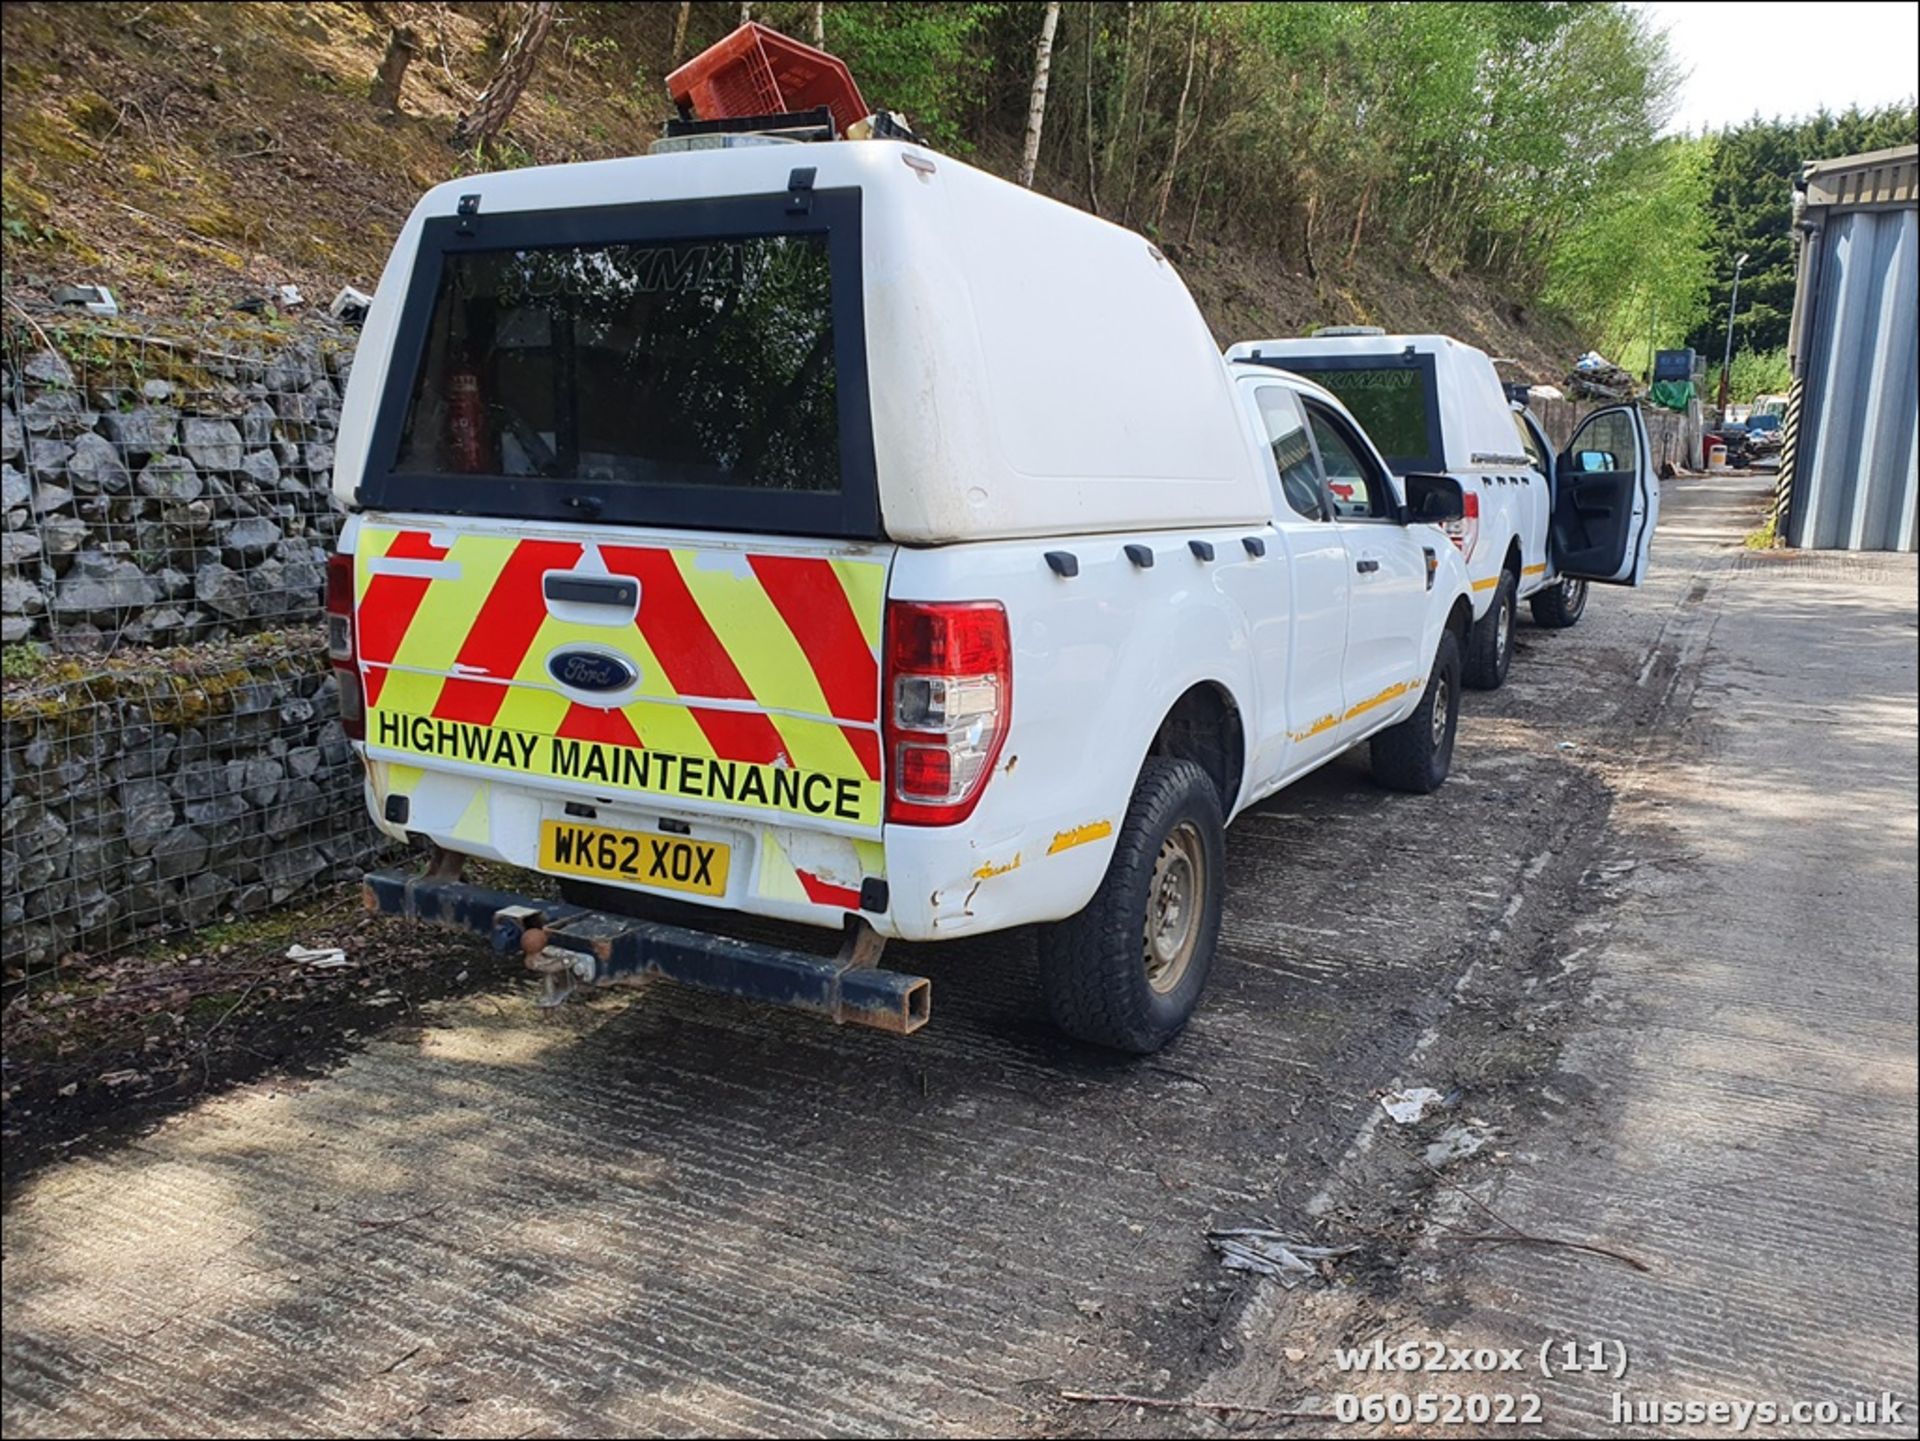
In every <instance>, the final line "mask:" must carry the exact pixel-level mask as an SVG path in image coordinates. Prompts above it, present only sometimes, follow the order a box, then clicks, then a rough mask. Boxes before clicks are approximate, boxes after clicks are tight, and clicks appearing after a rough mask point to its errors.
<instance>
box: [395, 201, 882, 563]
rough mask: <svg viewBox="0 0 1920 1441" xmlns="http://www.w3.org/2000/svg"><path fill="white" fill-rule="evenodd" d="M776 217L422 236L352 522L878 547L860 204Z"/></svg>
mask: <svg viewBox="0 0 1920 1441" xmlns="http://www.w3.org/2000/svg"><path fill="white" fill-rule="evenodd" d="M787 200H788V198H787V197H786V196H767V197H753V198H747V199H742V200H728V201H718V202H702V203H695V204H661V205H642V206H624V207H618V208H609V209H599V210H587V211H574V210H568V211H556V212H548V213H545V214H536V213H533V212H516V213H513V214H507V215H501V216H497V217H489V216H486V215H484V214H482V215H478V216H474V217H471V218H467V219H465V220H464V221H462V220H451V219H450V220H447V221H444V222H443V221H430V222H429V223H428V226H427V231H428V234H427V235H426V236H425V237H424V238H423V241H422V249H421V256H420V260H419V263H418V265H417V267H416V270H415V273H414V277H413V281H412V284H411V285H410V287H409V292H408V298H407V303H406V309H405V312H404V314H403V316H402V320H401V326H400V335H399V338H398V342H397V344H396V347H395V353H394V363H393V366H392V368H391V370H390V372H389V389H388V394H387V395H386V396H385V398H384V400H383V403H382V406H381V412H380V422H379V427H378V430H377V432H376V436H375V442H374V446H373V449H372V457H373V466H372V467H371V473H370V474H369V475H368V476H366V477H365V478H364V479H363V480H362V482H361V486H360V498H361V501H362V503H363V504H368V505H377V506H381V507H384V508H392V509H406V510H427V511H446V512H453V513H462V514H476V515H501V516H514V517H531V518H554V519H568V520H601V521H606V522H614V523H627V524H643V525H684V526H697V527H713V528H721V529H744V530H779V531H792V532H798V533H803V534H824V535H844V536H852V537H861V538H864V537H871V536H874V535H877V534H878V528H879V517H878V512H877V502H876V499H875V490H874V484H873V459H872V439H871V421H870V418H869V415H868V411H867V389H866V362H865V345H864V324H863V319H862V316H861V312H860V274H859V192H858V191H839V192H826V191H823V192H819V193H817V194H815V195H813V196H812V197H811V199H810V204H809V206H808V208H807V209H806V210H805V211H804V212H802V213H799V214H791V213H789V209H788V203H787ZM383 458H384V464H382V459H383Z"/></svg>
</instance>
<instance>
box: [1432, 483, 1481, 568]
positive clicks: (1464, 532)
mask: <svg viewBox="0 0 1920 1441" xmlns="http://www.w3.org/2000/svg"><path fill="white" fill-rule="evenodd" d="M1441 529H1442V530H1444V531H1446V533H1447V534H1448V535H1449V536H1450V537H1451V538H1452V540H1453V543H1454V544H1455V545H1457V546H1458V547H1459V548H1460V554H1462V555H1464V556H1468V557H1471V556H1472V555H1473V547H1474V544H1475V543H1476V542H1477V541H1478V540H1479V539H1480V497H1479V496H1477V495H1475V494H1474V493H1473V492H1472V491H1468V492H1466V493H1465V494H1464V495H1462V496H1461V497H1460V519H1458V520H1450V521H1448V522H1447V523H1446V524H1445V525H1443V526H1442V527H1441Z"/></svg>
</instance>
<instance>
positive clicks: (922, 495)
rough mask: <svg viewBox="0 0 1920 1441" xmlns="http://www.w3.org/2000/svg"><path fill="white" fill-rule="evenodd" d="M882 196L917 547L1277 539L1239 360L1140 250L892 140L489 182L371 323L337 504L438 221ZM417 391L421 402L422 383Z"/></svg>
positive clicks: (402, 262) (900, 450)
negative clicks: (1245, 532) (1127, 537)
mask: <svg viewBox="0 0 1920 1441" xmlns="http://www.w3.org/2000/svg"><path fill="white" fill-rule="evenodd" d="M800 168H809V169H811V170H812V171H813V172H814V174H813V186H814V188H815V189H816V190H823V191H824V190H833V189H844V188H851V187H857V188H858V189H859V190H860V192H861V248H862V252H863V256H862V267H861V268H862V273H863V277H864V308H865V317H866V341H867V374H868V389H869V391H870V395H871V404H872V413H873V431H874V453H875V462H876V469H877V472H878V480H879V488H880V508H881V515H882V520H883V524H884V527H885V530H886V533H887V535H888V536H889V537H890V538H892V539H894V540H898V541H904V542H909V543H938V542H945V541H964V540H985V539H994V538H999V537H1013V536H1042V535H1052V534H1066V533H1073V532H1076V531H1082V532H1084V531H1117V530H1137V529H1155V528H1174V527H1185V526H1198V525H1237V524H1249V523H1254V522H1257V521H1261V520H1264V519H1268V518H1270V517H1271V507H1270V505H1269V503H1268V500H1267V496H1266V491H1265V486H1264V484H1263V481H1262V478H1261V472H1260V470H1259V467H1258V459H1257V456H1256V455H1255V454H1254V453H1253V450H1252V446H1251V441H1250V439H1249V437H1248V435H1247V433H1246V430H1245V428H1244V426H1243V425H1242V423H1241V422H1240V420H1239V418H1238V416H1237V413H1236V410H1235V401H1234V397H1233V394H1232V390H1231V386H1230V384H1229V382H1228V379H1227V370H1226V366H1225V363H1224V362H1223V361H1222V359H1221V356H1220V353H1219V350H1218V349H1217V347H1216V345H1215V342H1214V340H1213V338H1212V336H1211V334H1210V333H1209V331H1208V329H1207V326H1206V323H1205V321H1204V320H1203V319H1202V318H1201V315H1200V312H1199V310H1198V308H1197V307H1196V306H1195V305H1194V303H1193V299H1192V297H1191V296H1189V295H1188V293H1187V289H1186V287H1185V285H1183V284H1182V283H1181V281H1180V278H1179V276H1178V275H1177V274H1175V272H1174V269H1173V266H1172V265H1171V264H1170V263H1169V262H1168V261H1167V259H1166V257H1165V256H1164V255H1162V254H1161V253H1160V251H1159V250H1158V249H1157V248H1156V247H1155V246H1153V245H1152V244H1151V243H1149V242H1148V241H1147V240H1146V239H1144V238H1143V237H1141V236H1139V235H1136V234H1134V233H1133V232H1131V231H1128V230H1123V229H1121V228H1120V227H1118V226H1115V225H1110V224H1108V223H1107V222H1105V221H1103V220H1099V219H1097V218H1095V217H1094V216H1091V215H1088V214H1086V213H1085V212H1083V211H1080V210H1076V209H1073V208H1072V207H1071V206H1067V205H1062V204H1059V203H1057V202H1055V201H1052V200H1048V199H1046V198H1045V197H1043V196H1039V195H1036V194H1034V193H1033V192H1031V191H1029V190H1024V189H1022V188H1021V187H1019V186H1017V185H1013V184H1010V183H1008V182H1006V181H1004V180H1001V179H999V178H997V177H995V176H992V175H989V174H987V173H986V172H984V171H981V170H977V169H975V168H974V167H972V166H969V165H964V164H962V163H960V162H959V161H957V160H953V159H950V158H948V157H947V156H944V155H939V154H935V153H933V152H930V151H927V150H925V149H923V148H921V147H919V146H915V145H908V144H903V143H899V142H894V141H877V140H874V141H836V142H828V143H820V144H805V145H802V144H784V145H782V144H768V145H753V146H740V147H735V148H727V149H712V150H694V151H685V152H679V153H666V154H659V155H650V156H645V157H637V158H633V159H626V160H608V161H598V162H594V163H590V164H579V165H562V166H545V167H538V168H532V169H526V170H514V171H507V172H503V173H501V174H494V175H479V176H468V177H465V178H462V179H460V180H456V181H451V182H449V183H447V184H445V185H441V186H438V187H436V188H435V189H433V190H431V191H429V192H428V193H427V195H426V196H425V197H424V198H423V199H422V200H421V201H420V203H419V204H418V205H417V206H416V207H415V208H414V211H413V214H412V215H411V216H410V217H409V218H408V220H407V223H406V225H405V227H404V228H403V229H402V230H401V233H400V237H399V239H398V241H397V242H396V243H395V245H394V249H393V254H392V256H391V258H390V259H389V260H388V262H387V267H386V271H385V273H384V274H383V275H382V277H381V280H380V286H379V292H378V294H377V295H376V297H375V299H374V303H373V306H372V308H371V310H370V312H369V314H368V317H367V322H366V326H365V330H364V332H363V334H362V338H361V343H360V346H359V352H358V363H357V364H356V366H355V367H354V370H353V374H352V380H351V384H350V386H349V390H348V395H347V400H346V404H345V407H344V410H345V414H344V416H343V420H342V425H341V431H340V439H339V445H338V447H337V450H336V460H335V469H334V489H335V493H336V494H337V495H338V496H339V497H340V498H341V499H342V500H343V501H345V502H349V503H350V502H351V498H352V495H353V491H354V485H355V483H356V481H357V479H358V477H359V475H360V473H361V471H362V469H363V468H364V466H365V465H366V464H367V443H368V437H369V433H370V431H371V428H372V420H373V415H374V411H375V409H376V407H377V405H378V402H379V398H380V395H381V393H382V391H383V389H384V387H385V386H386V384H387V383H388V379H389V377H388V373H387V372H388V361H389V357H390V354H391V351H392V347H393V341H394V334H395V329H396V322H397V318H398V316H399V313H400V309H401V302H402V300H403V298H404V292H405V290H406V287H407V285H408V283H409V281H410V279H411V277H412V275H413V272H414V260H415V254H416V251H417V249H418V246H419V241H420V233H421V225H422V223H423V222H424V221H425V220H426V219H428V218H430V217H435V216H450V215H452V214H454V213H455V209H456V206H457V205H458V203H459V201H460V198H461V197H463V196H478V197H479V210H480V214H481V215H482V216H486V215H494V214H499V213H502V212H529V211H560V210H565V209H569V208H573V207H597V206H612V205H631V204H635V203H637V202H644V201H650V200H660V201H669V200H681V201H684V200H700V199H712V198H720V197H728V196H741V195H778V194H781V193H783V192H785V191H786V190H787V189H788V186H789V178H790V176H791V175H792V174H793V172H794V171H795V170H796V169H800ZM398 382H399V383H401V384H405V383H407V381H406V378H405V377H399V378H398Z"/></svg>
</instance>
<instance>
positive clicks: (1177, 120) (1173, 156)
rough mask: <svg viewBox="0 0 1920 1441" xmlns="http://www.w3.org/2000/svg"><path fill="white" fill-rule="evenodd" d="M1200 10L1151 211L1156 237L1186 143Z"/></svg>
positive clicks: (1196, 12)
mask: <svg viewBox="0 0 1920 1441" xmlns="http://www.w3.org/2000/svg"><path fill="white" fill-rule="evenodd" d="M1200 8H1201V7H1200V6H1198V5H1195V6H1194V7H1193V28H1192V29H1191V30H1189V31H1188V32H1187V77H1186V79H1184V80H1182V81H1181V82H1180V100H1179V103H1178V104H1176V105H1175V106H1174V107H1173V150H1172V151H1171V152H1170V153H1169V154H1168V156H1167V169H1166V173H1165V174H1164V175H1162V176H1161V177H1160V203H1159V204H1158V205H1157V206H1155V207H1154V211H1153V230H1154V234H1156V235H1158V234H1159V233H1160V232H1161V231H1162V230H1164V229H1165V228H1166V224H1167V205H1168V203H1169V202H1171V201H1172V199H1173V177H1174V173H1175V172H1176V171H1177V170H1179V168H1180V151H1181V149H1182V147H1183V146H1184V145H1185V143H1186V135H1185V133H1183V127H1184V126H1185V123H1186V118H1187V96H1189V95H1191V94H1192V93H1193V58H1194V56H1195V55H1196V54H1197V53H1198V52H1199V49H1200ZM1203 88H1204V87H1203Z"/></svg>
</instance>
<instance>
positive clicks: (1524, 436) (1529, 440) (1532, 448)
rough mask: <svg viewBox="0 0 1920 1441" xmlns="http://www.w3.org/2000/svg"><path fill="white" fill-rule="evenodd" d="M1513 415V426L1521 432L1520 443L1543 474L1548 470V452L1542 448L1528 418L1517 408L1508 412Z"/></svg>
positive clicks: (1534, 465)
mask: <svg viewBox="0 0 1920 1441" xmlns="http://www.w3.org/2000/svg"><path fill="white" fill-rule="evenodd" d="M1507 413H1508V414H1509V415H1511V416H1512V417H1513V428H1514V429H1515V430H1517V431H1519V432H1520V444H1521V446H1522V448H1523V449H1525V451H1526V452H1527V459H1529V460H1531V461H1532V462H1533V468H1534V469H1535V470H1537V471H1539V472H1540V473H1541V474H1542V475H1547V474H1549V473H1550V472H1549V471H1548V470H1547V453H1546V451H1544V450H1542V449H1541V448H1540V438H1539V437H1538V436H1537V435H1535V434H1534V433H1533V427H1532V426H1531V425H1528V424H1527V418H1526V417H1525V416H1524V415H1522V414H1521V413H1520V412H1519V411H1517V410H1512V411H1508V412H1507Z"/></svg>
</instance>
